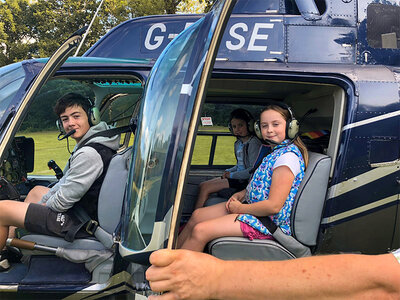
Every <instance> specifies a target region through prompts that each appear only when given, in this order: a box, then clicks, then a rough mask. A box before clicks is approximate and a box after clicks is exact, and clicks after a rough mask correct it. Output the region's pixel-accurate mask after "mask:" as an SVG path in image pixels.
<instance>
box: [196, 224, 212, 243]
mask: <svg viewBox="0 0 400 300" xmlns="http://www.w3.org/2000/svg"><path fill="white" fill-rule="evenodd" d="M208 230H209V228H208V226H207V225H206V224H205V223H204V222H203V223H198V224H196V225H195V226H194V227H193V230H192V238H193V239H194V240H196V241H199V242H208V238H207V236H208Z"/></svg>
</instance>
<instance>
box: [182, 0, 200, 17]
mask: <svg viewBox="0 0 400 300" xmlns="http://www.w3.org/2000/svg"><path fill="white" fill-rule="evenodd" d="M206 4H207V3H206V1H205V0H186V1H181V2H180V3H179V5H178V6H177V12H181V13H187V14H201V13H203V12H204V9H205V8H206Z"/></svg>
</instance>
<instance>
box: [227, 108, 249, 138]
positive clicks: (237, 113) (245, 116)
mask: <svg viewBox="0 0 400 300" xmlns="http://www.w3.org/2000/svg"><path fill="white" fill-rule="evenodd" d="M232 119H240V120H244V121H246V125H247V131H248V132H249V133H253V132H254V128H255V126H254V118H253V116H252V115H251V113H250V112H249V111H248V110H245V109H243V108H238V109H235V110H234V111H232V112H231V118H230V120H229V123H228V128H229V131H230V132H231V133H232V134H233V128H232V124H231V121H232Z"/></svg>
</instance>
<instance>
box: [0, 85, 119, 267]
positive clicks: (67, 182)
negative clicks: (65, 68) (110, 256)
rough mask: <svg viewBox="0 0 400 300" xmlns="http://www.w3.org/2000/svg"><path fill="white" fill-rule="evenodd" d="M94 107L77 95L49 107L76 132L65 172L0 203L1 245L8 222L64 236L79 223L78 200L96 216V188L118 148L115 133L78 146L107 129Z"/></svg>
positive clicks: (5, 264) (80, 234)
mask: <svg viewBox="0 0 400 300" xmlns="http://www.w3.org/2000/svg"><path fill="white" fill-rule="evenodd" d="M93 109H94V107H92V104H91V102H90V100H89V99H86V98H84V97H83V96H82V95H79V94H76V93H69V94H66V95H64V96H63V97H61V98H60V99H59V100H57V103H56V106H55V108H54V111H55V113H56V114H57V115H58V116H59V118H60V119H59V122H60V123H61V124H62V127H63V128H64V131H65V132H67V133H68V132H71V131H72V130H75V133H73V134H72V135H71V137H72V138H73V139H74V140H75V141H76V142H77V144H76V146H75V148H74V151H73V152H72V154H71V156H70V158H69V160H68V163H67V166H66V167H65V169H64V176H63V177H62V178H61V179H60V181H59V182H58V183H57V184H56V185H54V186H53V187H52V188H51V189H49V188H47V187H44V186H36V187H35V188H33V189H32V190H31V191H30V192H29V193H28V195H27V197H26V200H25V202H19V201H10V200H5V201H0V249H3V248H4V246H5V242H6V240H7V237H8V230H9V226H17V227H20V228H25V229H27V230H28V231H30V232H35V233H39V234H45V235H53V236H59V237H64V238H65V236H66V235H67V233H68V232H69V231H70V230H71V229H73V228H76V226H78V225H79V220H78V219H77V218H76V217H75V215H74V214H73V212H72V211H71V208H72V207H73V206H74V204H76V203H78V202H79V205H80V206H81V207H82V208H83V209H84V210H85V211H86V212H87V214H88V215H89V216H90V218H92V219H94V220H96V219H97V201H98V196H99V192H100V187H101V184H102V182H103V180H104V176H105V173H106V171H107V168H108V164H109V162H110V160H111V158H112V156H113V155H114V154H115V152H116V150H117V149H118V147H119V136H118V135H115V136H113V137H110V138H109V137H102V136H98V137H95V138H93V139H91V140H90V141H89V142H88V143H87V144H86V143H85V146H83V147H80V146H81V143H82V142H84V141H85V140H86V139H87V138H89V137H90V136H92V135H94V134H95V133H97V132H100V131H104V130H107V129H109V126H108V125H107V124H106V123H105V122H99V121H100V120H99V117H98V116H96V115H95V114H94V112H93ZM78 147H80V148H79V149H78V150H77V148H78ZM87 235H88V234H87V233H86V232H85V231H84V230H80V231H78V233H77V234H76V236H77V237H84V236H87ZM6 256H7V253H6V252H3V253H2V255H1V258H0V271H4V270H7V269H8V268H9V267H10V266H9V263H8V261H7V258H6Z"/></svg>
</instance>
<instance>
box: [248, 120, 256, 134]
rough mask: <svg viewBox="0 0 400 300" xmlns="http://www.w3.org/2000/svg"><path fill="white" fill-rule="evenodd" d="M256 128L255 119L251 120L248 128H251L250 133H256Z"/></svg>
mask: <svg viewBox="0 0 400 300" xmlns="http://www.w3.org/2000/svg"><path fill="white" fill-rule="evenodd" d="M254 126H255V122H254V119H250V121H249V122H248V123H247V128H249V133H253V132H254V128H255V127H254Z"/></svg>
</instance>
